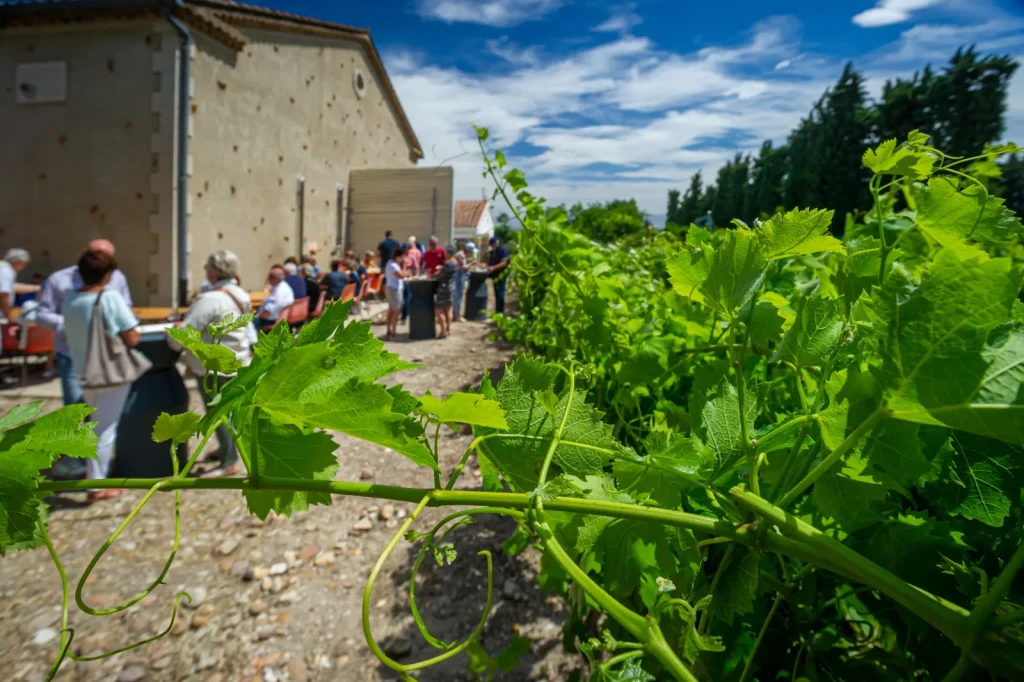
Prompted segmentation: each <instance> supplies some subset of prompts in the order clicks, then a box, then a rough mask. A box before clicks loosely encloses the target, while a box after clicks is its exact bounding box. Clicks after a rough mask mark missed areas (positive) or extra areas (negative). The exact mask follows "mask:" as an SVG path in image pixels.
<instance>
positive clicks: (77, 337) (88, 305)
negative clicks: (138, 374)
mask: <svg viewBox="0 0 1024 682" xmlns="http://www.w3.org/2000/svg"><path fill="white" fill-rule="evenodd" d="M115 270H117V261H116V260H115V259H114V256H113V255H112V254H110V253H107V252H100V251H86V252H85V253H84V254H83V255H82V257H81V258H80V259H79V261H78V274H79V275H80V276H81V278H82V282H83V283H84V284H83V286H82V287H81V288H80V289H78V290H77V291H73V292H70V293H68V294H65V295H64V301H63V303H62V305H61V313H62V314H63V316H64V334H65V336H66V337H67V341H68V348H69V349H70V351H71V363H72V371H73V372H74V373H75V374H77V375H79V376H81V375H82V372H83V371H84V369H85V361H86V355H87V354H88V352H89V333H90V329H91V327H92V316H93V311H94V310H97V309H98V310H99V312H100V314H102V315H103V322H104V327H105V328H106V330H107V333H109V334H111V335H113V334H118V335H119V336H120V337H121V339H122V340H123V341H124V343H125V345H126V346H128V347H129V348H134V347H135V346H137V345H139V331H138V329H136V327H138V326H139V321H138V320H137V319H136V318H135V314H134V313H133V312H132V309H131V308H129V307H128V303H127V302H125V300H124V298H123V297H122V296H121V295H120V294H118V293H117V292H116V291H107V292H104V291H103V287H104V286H106V284H107V283H108V282H109V281H110V276H111V275H112V274H113V273H114V271H115ZM101 293H102V294H103V296H102V298H100V301H99V307H98V308H97V306H96V298H97V297H98V296H100V294H101ZM130 389H131V384H127V383H126V384H120V385H118V386H108V387H104V388H86V389H84V391H83V393H84V397H85V403H86V404H87V405H89V406H90V407H92V408H95V411H94V412H93V413H92V414H91V415H90V416H89V419H90V421H92V422H95V424H96V436H97V437H98V439H99V442H98V444H97V447H96V459H94V460H93V459H90V460H86V478H89V479H92V480H95V479H101V478H106V477H107V472H108V471H109V469H110V460H111V459H113V457H114V446H115V441H116V438H117V424H118V422H119V421H120V419H121V412H122V411H123V410H124V402H125V400H126V399H127V398H128V391H129V390H130ZM123 492H124V491H123V490H114V489H104V490H93V491H90V493H89V501H90V502H95V501H97V500H102V499H107V498H110V497H116V496H117V495H120V494H121V493H123Z"/></svg>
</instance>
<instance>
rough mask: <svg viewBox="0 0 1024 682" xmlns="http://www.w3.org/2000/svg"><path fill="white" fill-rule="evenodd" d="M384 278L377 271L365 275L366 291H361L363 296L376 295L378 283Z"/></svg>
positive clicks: (378, 290)
mask: <svg viewBox="0 0 1024 682" xmlns="http://www.w3.org/2000/svg"><path fill="white" fill-rule="evenodd" d="M383 279H384V278H383V277H382V276H381V274H380V273H379V272H374V273H371V274H369V275H367V276H366V285H365V288H366V291H364V292H363V298H365V297H367V296H377V295H378V294H379V293H380V283H381V281H382V280H383Z"/></svg>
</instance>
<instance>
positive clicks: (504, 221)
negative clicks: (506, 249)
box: [494, 212, 518, 246]
mask: <svg viewBox="0 0 1024 682" xmlns="http://www.w3.org/2000/svg"><path fill="white" fill-rule="evenodd" d="M517 232H518V231H517V230H516V229H515V228H513V227H512V217H511V216H510V215H509V214H508V213H505V212H502V213H499V214H498V217H497V218H495V219H494V236H495V237H497V238H498V239H500V240H501V243H502V244H505V245H506V246H507V245H508V244H513V243H515V242H516V240H517V238H518V234H517Z"/></svg>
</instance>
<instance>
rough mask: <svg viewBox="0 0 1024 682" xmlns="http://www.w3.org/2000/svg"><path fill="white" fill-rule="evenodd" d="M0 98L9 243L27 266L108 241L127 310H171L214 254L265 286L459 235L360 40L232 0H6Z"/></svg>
mask: <svg viewBox="0 0 1024 682" xmlns="http://www.w3.org/2000/svg"><path fill="white" fill-rule="evenodd" d="M0 88H2V92H0V130H3V136H4V142H3V144H2V145H0V247H2V248H6V247H8V246H22V247H25V248H27V249H29V251H30V252H31V253H32V256H33V264H32V265H33V268H32V269H33V270H53V269H57V268H60V267H63V266H65V265H68V264H70V263H72V262H74V261H75V260H76V259H77V257H78V255H79V250H80V249H81V247H82V245H84V244H85V242H86V241H88V240H89V239H91V238H95V237H101V236H102V237H107V238H110V239H112V240H113V241H114V242H115V243H116V245H117V247H118V254H117V255H118V259H119V261H120V262H121V267H122V269H123V270H124V271H125V273H126V274H127V276H128V279H129V281H130V283H131V286H132V292H133V296H134V298H135V300H136V301H138V302H139V303H141V304H146V303H148V304H150V305H168V304H170V303H171V302H172V300H175V299H177V300H181V299H183V298H184V297H185V296H186V295H187V293H188V292H189V291H194V290H195V289H196V288H197V287H198V285H199V282H200V281H201V278H202V277H203V272H202V265H203V262H204V260H205V257H206V255H207V253H209V252H210V251H212V250H215V249H219V248H228V249H231V250H233V251H235V252H237V253H238V254H239V256H240V257H241V260H242V264H243V270H242V273H241V277H242V283H243V285H244V286H246V287H249V288H258V287H260V286H261V285H262V283H263V278H264V277H265V274H266V272H267V269H268V267H269V266H270V265H271V264H272V263H274V262H277V261H281V260H283V259H284V258H286V257H287V256H291V255H299V254H300V252H302V251H306V250H308V249H309V248H310V247H312V246H314V245H315V246H316V247H318V248H319V249H320V250H321V252H322V253H328V252H329V251H330V250H331V249H332V247H336V246H342V247H345V246H355V245H358V246H359V247H360V248H363V247H365V245H368V244H376V242H377V241H379V238H380V236H381V234H382V233H383V231H384V230H385V229H388V228H391V229H394V230H395V233H396V234H418V235H423V236H426V235H427V234H428V232H429V231H430V230H434V231H436V232H437V233H438V234H441V235H446V234H449V233H450V230H451V227H450V226H451V180H452V172H451V169H450V168H424V169H415V168H414V166H415V165H416V162H417V160H419V159H420V158H422V157H423V151H422V149H421V147H420V143H419V141H418V140H417V138H416V134H415V133H414V132H413V129H412V126H411V125H410V123H409V120H408V118H407V116H406V114H405V112H404V111H403V109H402V105H401V103H400V102H399V100H398V96H397V95H396V93H395V91H394V88H393V87H392V85H391V81H390V79H389V78H388V74H387V72H386V71H385V69H384V65H383V64H382V62H381V59H380V56H379V54H378V53H377V50H376V47H375V46H374V44H373V40H372V39H371V38H370V33H369V31H367V30H365V29H358V28H352V27H350V26H344V25H341V24H335V23H331V22H326V21H319V20H316V19H310V18H306V17H300V16H296V15H293V14H288V13H285V12H278V11H273V10H268V9H265V8H261V7H254V6H250V5H244V4H240V3H237V2H232V1H231V0H184V1H183V2H180V3H179V2H170V1H169V0H165V1H163V2H158V1H157V0H136V1H132V0H110V1H108V2H103V1H97V0H89V1H88V2H73V1H71V2H69V1H62V0H40V1H38V2H30V3H20V2H16V3H10V2H2V1H0ZM420 171H422V173H421V174H420V175H416V174H417V173H419V172H420ZM389 173H393V175H389ZM414 176H415V177H414ZM382 187H383V188H386V190H384V191H381V189H380V188H382ZM350 195H355V196H362V198H363V199H362V201H361V203H360V204H359V206H358V211H357V210H356V208H357V207H356V206H355V205H354V204H352V203H350V202H349V196H350ZM352 229H358V233H353V232H352V231H351V230H352ZM370 248H372V247H370Z"/></svg>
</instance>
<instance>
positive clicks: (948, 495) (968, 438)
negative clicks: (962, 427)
mask: <svg viewBox="0 0 1024 682" xmlns="http://www.w3.org/2000/svg"><path fill="white" fill-rule="evenodd" d="M951 444H952V446H953V447H952V450H953V454H952V456H951V457H950V462H949V472H948V478H947V479H945V480H943V481H941V482H940V484H939V485H940V487H941V488H942V491H943V496H942V500H943V502H944V504H945V505H946V506H947V507H948V508H949V511H950V513H952V514H956V515H957V516H962V517H964V518H966V519H974V520H976V521H980V522H982V523H984V524H985V525H988V526H993V527H995V528H999V527H1001V526H1002V525H1003V524H1004V523H1005V521H1006V518H1007V517H1008V516H1009V515H1010V511H1011V509H1012V508H1013V506H1014V505H1016V504H1018V503H1019V500H1020V491H1021V480H1022V474H1024V472H1022V468H1024V450H1022V449H1021V448H1020V447H1016V446H1013V445H1009V444H1007V443H1000V442H999V441H994V440H991V439H989V438H981V437H979V436H975V435H972V434H967V433H960V434H958V433H955V432H954V433H953V436H952V438H951Z"/></svg>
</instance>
